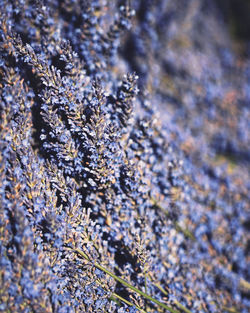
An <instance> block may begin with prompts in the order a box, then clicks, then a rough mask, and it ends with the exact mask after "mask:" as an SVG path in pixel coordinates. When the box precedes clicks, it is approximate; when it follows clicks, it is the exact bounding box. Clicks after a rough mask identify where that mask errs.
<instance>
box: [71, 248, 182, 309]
mask: <svg viewBox="0 0 250 313" xmlns="http://www.w3.org/2000/svg"><path fill="white" fill-rule="evenodd" d="M69 249H71V250H73V251H74V252H75V253H77V254H79V255H80V256H82V257H83V258H84V259H85V260H87V261H89V262H91V260H90V258H89V257H88V256H87V254H86V253H84V252H83V251H81V250H79V249H72V248H69ZM94 266H95V267H96V268H98V269H99V270H101V271H103V272H104V273H106V274H108V275H109V276H110V277H112V278H114V279H115V280H116V281H118V282H119V283H121V284H122V285H124V286H126V287H128V288H129V289H131V290H133V291H134V292H136V293H138V294H139V295H141V296H142V297H144V298H146V299H148V300H150V301H152V302H154V303H155V304H157V305H159V306H160V307H162V308H164V309H166V310H168V311H169V312H171V313H180V312H179V311H176V310H174V309H172V308H170V307H169V306H167V305H165V304H164V303H162V302H160V301H158V300H157V299H154V298H152V297H151V296H149V295H148V294H146V293H145V292H143V291H141V290H139V289H138V288H136V287H134V286H132V285H131V284H129V283H128V282H126V281H125V280H124V279H122V278H120V277H118V276H116V275H115V274H113V273H112V272H110V271H109V270H107V269H106V268H105V267H103V266H102V265H101V264H99V263H97V262H95V263H94Z"/></svg>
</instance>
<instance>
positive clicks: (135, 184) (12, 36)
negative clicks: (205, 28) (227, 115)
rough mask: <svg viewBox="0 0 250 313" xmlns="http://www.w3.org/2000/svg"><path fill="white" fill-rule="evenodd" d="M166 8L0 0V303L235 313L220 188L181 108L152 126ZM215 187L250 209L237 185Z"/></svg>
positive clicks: (240, 274)
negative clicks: (194, 146) (193, 148)
mask: <svg viewBox="0 0 250 313" xmlns="http://www.w3.org/2000/svg"><path fill="white" fill-rule="evenodd" d="M144 6H145V7H144ZM174 8H175V5H173V7H172V9H174ZM170 9H171V8H170V7H168V4H167V2H165V1H159V2H157V3H156V2H154V1H152V2H150V1H145V2H143V1H139V0H138V1H134V2H133V3H132V4H130V2H129V1H104V0H99V1H83V0H76V1H69V0H64V1H57V0H49V1H31V0H25V1H23V0H13V1H6V0H1V1H0V10H1V13H0V51H1V59H0V86H1V88H0V95H1V100H0V114H1V118H0V125H1V126H0V148H1V155H0V176H1V180H0V199H1V200H0V274H1V275H0V286H1V287H0V311H2V312H58V313H63V312H119V313H123V312H131V313H132V312H148V313H149V312H173V313H177V312H179V313H180V312H224V311H228V312H238V311H239V310H240V311H241V312H247V310H248V306H249V303H248V302H247V301H248V300H247V296H245V295H246V294H247V293H249V289H250V288H249V283H248V281H249V273H248V272H247V267H246V261H245V259H246V256H245V254H244V251H243V248H242V246H241V245H240V244H239V242H240V240H241V239H242V238H243V237H244V235H245V232H244V231H243V230H242V228H241V232H239V233H237V231H236V229H235V228H237V225H239V224H240V223H241V220H240V219H239V218H235V219H234V217H233V215H232V209H231V204H230V201H231V200H230V199H228V198H227V196H226V195H224V194H223V192H225V191H223V190H222V189H223V188H224V185H226V184H227V182H224V181H223V182H221V179H222V178H221V172H220V173H217V172H216V170H217V168H216V167H215V166H213V165H212V164H209V161H207V160H206V161H205V160H204V159H202V160H203V161H204V164H202V165H201V162H200V160H198V161H197V162H196V159H195V153H193V154H192V153H191V152H190V153H187V150H188V148H187V146H186V145H187V141H188V139H189V137H188V135H187V133H185V132H183V133H182V130H183V129H185V126H186V125H182V122H180V121H179V120H178V112H177V113H176V112H175V111H174V109H173V110H172V120H171V119H169V120H168V118H167V117H166V121H167V122H169V124H168V125H166V126H164V125H162V123H161V122H160V118H159V112H158V111H159V110H161V108H160V107H159V104H158V102H159V101H161V99H164V97H165V98H167V99H170V96H169V95H164V94H163V91H162V89H161V86H160V83H159V81H157V75H156V76H154V75H155V71H156V70H157V68H158V73H160V75H162V76H163V77H164V75H165V74H162V73H161V72H160V70H159V64H160V63H159V62H163V63H164V62H165V63H164V64H165V67H163V71H164V69H166V68H167V71H168V70H169V67H167V65H166V63H167V61H166V60H163V59H162V57H163V54H164V53H163V52H161V51H165V50H164V49H165V47H161V42H163V41H161V40H159V39H158V36H159V37H160V36H163V34H162V32H161V27H163V26H164V27H166V24H165V22H164V18H163V17H162V16H161V14H163V12H168V10H170ZM194 10H195V6H194V7H192V6H191V5H190V7H189V11H188V14H191V15H192V14H194V13H193V12H194ZM161 12H162V13H161ZM188 16H189V15H188ZM192 16H193V15H192ZM159 17H160V18H159ZM187 19H188V17H187ZM145 30H146V33H145V35H143V32H144V31H145ZM151 43H152V46H153V47H155V48H156V47H158V48H159V51H158V53H159V55H160V58H159V60H160V61H159V62H158V65H157V58H158V54H157V53H156V55H154V54H153V53H152V50H150V49H149V50H148V51H147V47H149V46H150V44H151ZM128 47H131V51H128ZM132 57H133V58H132ZM142 59H143V62H142ZM152 60H153V61H152ZM152 62H153V64H151V63H152ZM143 64H144V65H143ZM154 64H155V66H154ZM173 71H174V70H173ZM146 73H147V75H146ZM154 77H156V78H154ZM154 79H156V81H154ZM211 80H212V79H210V77H208V78H206V82H208V83H211ZM194 81H195V79H194V80H192V86H191V87H192V88H193V89H195V86H194V84H195V83H194ZM178 82H179V81H178ZM189 82H190V80H189ZM183 85H184V83H183V82H182V81H181V82H180V86H182V87H183ZM204 85H205V82H204ZM184 87H185V86H184ZM184 87H183V89H182V92H183V93H184V91H183V90H184V89H185V88H184ZM210 87H211V85H210ZM210 87H209V88H210ZM185 90H186V89H185ZM148 91H150V92H148ZM207 97H209V96H207ZM173 98H174V97H172V99H173ZM197 106H198V104H197ZM170 107H171V106H170ZM221 109H223V107H222V108H221ZM182 110H184V112H186V111H188V112H189V107H187V108H186V107H185V101H184V105H183V108H182ZM185 110H186V111H185ZM218 110H220V109H218ZM246 111H247V109H246ZM247 112H248V111H247ZM196 113H197V111H195V112H194V115H195V116H196ZM210 113H211V116H212V115H213V113H212V112H210ZM175 114H177V117H176V115H175ZM164 117H165V115H164ZM162 121H163V124H164V121H165V120H164V119H163V118H162ZM243 123H244V122H243ZM207 128H208V127H207ZM207 128H206V129H205V132H204V133H206V132H207ZM192 131H193V130H192V129H191V134H192V136H193V137H194V138H195V132H194V134H193V133H192ZM212 136H213V145H211V151H215V150H216V147H215V146H216V140H215V139H216V138H215V137H216V136H215V134H212ZM209 138H210V137H209ZM214 138H215V139H214ZM198 139H199V140H200V141H201V142H202V140H203V138H202V139H200V138H198ZM246 141H247V140H246ZM240 147H241V146H240ZM237 148H238V147H237ZM204 149H208V148H206V147H205V148H204ZM239 149H240V148H239ZM236 150H237V149H236ZM206 151H207V150H206ZM237 151H238V150H237ZM202 153H204V152H201V154H202ZM202 157H203V155H202ZM183 160H184V161H183ZM213 170H214V172H213ZM226 179H227V178H225V180H226ZM228 179H229V178H228ZM235 180H236V178H235ZM200 181H202V183H200ZM244 186H246V185H244ZM234 188H235V189H236V191H235V189H234ZM218 189H220V191H218ZM227 190H228V191H230V196H229V197H231V196H232V197H233V195H235V197H236V195H239V194H240V201H239V203H238V206H236V207H235V210H238V211H240V209H241V208H243V209H242V212H246V211H247V196H246V192H245V190H240V191H239V188H238V185H237V183H232V184H230V183H228V187H227ZM234 191H235V192H234ZM237 199H238V198H237ZM220 206H223V208H224V207H225V209H223V210H224V211H223V213H222V214H221V213H218V212H219V211H218V210H219V207H220ZM239 214H241V213H240V212H239ZM244 218H245V217H243V219H244ZM213 220H214V222H213ZM220 222H223V223H225V225H226V226H228V225H229V227H232V228H233V230H232V232H230V233H229V234H226V235H225V237H223V235H222V234H221V229H220V227H219V223H220ZM242 223H243V224H244V223H247V222H246V221H245V220H244V221H243V222H242ZM244 225H245V224H244ZM231 239H232V242H233V243H232V246H230V245H229V246H227V243H228V242H229V241H230V240H231ZM243 243H244V245H246V244H247V239H244V240H243ZM234 249H237V252H236V253H234V252H233V250H234ZM240 256H241V258H242V260H243V261H242V263H240V262H238V263H239V265H237V266H238V267H239V269H238V270H237V271H234V269H233V268H232V267H231V268H230V264H231V263H230V259H231V258H232V259H233V260H234V262H237V261H238V258H239V257H240ZM207 260H209V261H207ZM235 260H237V261H235ZM222 281H223V282H222ZM233 294H234V296H233V297H232V295H233Z"/></svg>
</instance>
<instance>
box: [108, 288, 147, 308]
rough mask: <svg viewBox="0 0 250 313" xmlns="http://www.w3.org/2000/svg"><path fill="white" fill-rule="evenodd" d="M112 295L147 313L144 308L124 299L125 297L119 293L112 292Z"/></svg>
mask: <svg viewBox="0 0 250 313" xmlns="http://www.w3.org/2000/svg"><path fill="white" fill-rule="evenodd" d="M112 296H114V297H116V298H117V299H119V300H121V301H122V302H124V303H126V304H127V305H130V306H135V307H136V308H137V310H139V311H140V312H142V313H147V312H146V311H144V310H143V309H141V308H140V307H139V306H137V305H136V304H133V303H132V302H130V301H128V300H126V299H124V298H123V297H121V296H119V295H118V294H117V293H115V292H114V293H112Z"/></svg>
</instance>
